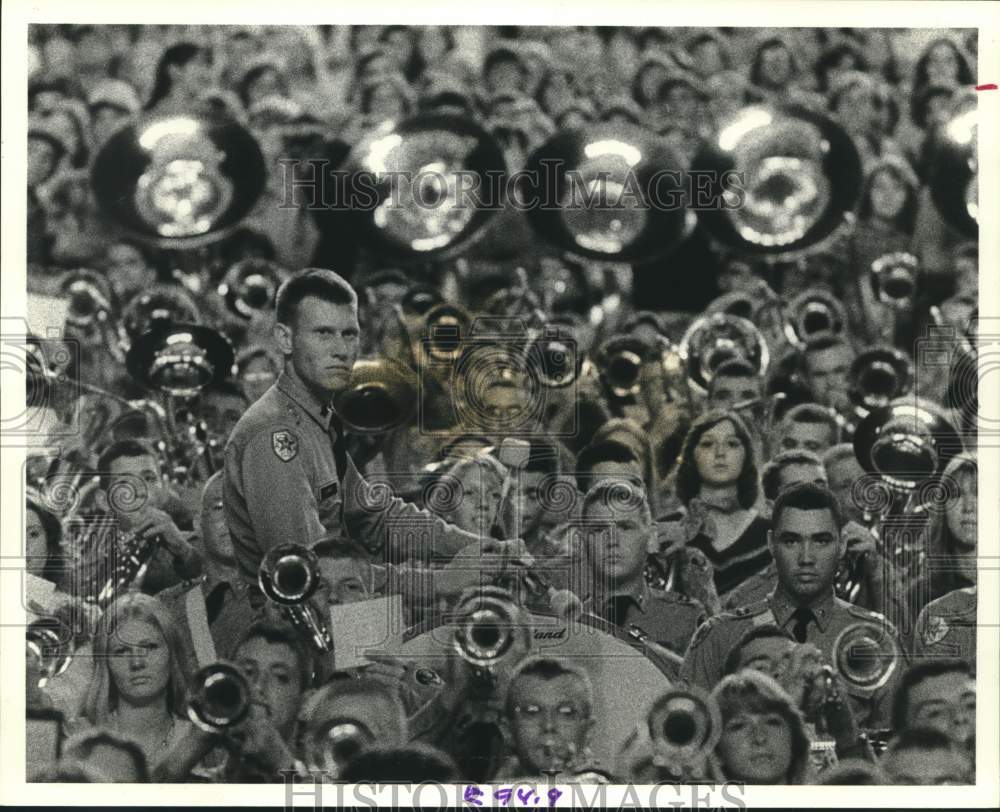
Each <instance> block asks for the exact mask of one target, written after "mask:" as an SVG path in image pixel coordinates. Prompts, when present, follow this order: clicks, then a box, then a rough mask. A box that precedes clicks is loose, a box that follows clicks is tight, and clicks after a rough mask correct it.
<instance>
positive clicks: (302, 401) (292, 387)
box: [276, 366, 333, 430]
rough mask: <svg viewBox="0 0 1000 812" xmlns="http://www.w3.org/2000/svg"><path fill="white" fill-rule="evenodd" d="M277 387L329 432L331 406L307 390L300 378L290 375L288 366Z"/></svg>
mask: <svg viewBox="0 0 1000 812" xmlns="http://www.w3.org/2000/svg"><path fill="white" fill-rule="evenodd" d="M276 386H277V387H278V389H280V390H281V391H282V392H283V393H284V394H285V395H286V396H288V397H289V398H291V399H292V400H294V401H295V402H296V403H297V404H298V405H299V406H300V407H302V410H303V411H305V412H306V414H308V415H309V416H310V417H311V418H312V419H313V420H315V421H316V422H317V423H319V424H320V425H321V426H322V427H323V429H324V430H329V428H330V420H331V418H332V417H333V409H331V408H330V404H328V403H322V402H321V401H320V400H319V398H317V397H316V395H314V394H313V393H312V392H310V391H309V390H308V389H306V387H305V386H304V385H303V384H302V382H301V381H299V379H298V378H296V377H294V376H292V375H290V374H289V372H288V367H287V366H286V367H285V369H283V370H282V371H281V374H280V375H279V376H278V382H277V384H276Z"/></svg>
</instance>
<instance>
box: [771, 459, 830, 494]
mask: <svg viewBox="0 0 1000 812" xmlns="http://www.w3.org/2000/svg"><path fill="white" fill-rule="evenodd" d="M803 482H811V483H813V484H814V485H826V470H825V469H824V468H823V466H822V465H819V464H816V465H814V464H812V463H808V462H792V463H789V464H788V465H786V466H785V467H784V468H782V469H781V476H779V477H778V489H779V490H784V489H785V488H787V487H788V486H789V485H797V484H800V483H803Z"/></svg>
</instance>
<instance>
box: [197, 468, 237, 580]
mask: <svg viewBox="0 0 1000 812" xmlns="http://www.w3.org/2000/svg"><path fill="white" fill-rule="evenodd" d="M201 535H202V538H204V540H205V549H206V550H207V551H208V554H209V555H210V556H211V558H212V559H214V560H216V561H218V562H219V563H222V564H224V565H226V566H229V567H235V566H236V556H235V554H234V553H233V541H232V539H231V538H230V536H229V525H228V524H226V512H225V508H224V505H223V501H222V477H218V478H216V479H213V480H211V481H210V482H209V483H208V485H206V487H205V492H204V494H203V495H202V501H201Z"/></svg>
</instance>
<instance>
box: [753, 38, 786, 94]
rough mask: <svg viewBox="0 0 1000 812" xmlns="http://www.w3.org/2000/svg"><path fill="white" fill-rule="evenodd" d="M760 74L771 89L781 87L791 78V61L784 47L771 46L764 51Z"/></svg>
mask: <svg viewBox="0 0 1000 812" xmlns="http://www.w3.org/2000/svg"><path fill="white" fill-rule="evenodd" d="M760 74H761V77H762V78H763V79H764V81H765V82H766V83H767V84H769V85H771V86H772V87H781V86H782V85H784V84H785V83H786V82H788V80H789V79H791V78H792V59H791V55H790V54H789V53H788V49H787V48H786V47H785V46H784V45H772V46H771V47H770V48H766V49H765V50H764V53H762V54H761V63H760Z"/></svg>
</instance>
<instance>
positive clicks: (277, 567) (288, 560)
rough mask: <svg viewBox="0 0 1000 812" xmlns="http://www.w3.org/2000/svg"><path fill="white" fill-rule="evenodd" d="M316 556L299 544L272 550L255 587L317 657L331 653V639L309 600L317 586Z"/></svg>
mask: <svg viewBox="0 0 1000 812" xmlns="http://www.w3.org/2000/svg"><path fill="white" fill-rule="evenodd" d="M319 580H320V573H319V559H318V558H317V557H316V553H314V552H313V551H312V550H310V549H308V548H307V547H302V546H301V545H298V544H282V545H279V546H278V547H275V548H273V549H272V550H271V551H270V552H269V553H268V554H267V555H266V556H265V557H264V560H263V561H262V562H261V564H260V569H259V570H258V571H257V583H258V584H259V585H260V589H261V591H262V592H263V593H264V594H265V595H266V596H267V598H268V599H269V600H271V601H273V602H274V603H276V604H278V605H279V606H280V607H281V609H282V612H283V613H284V615H285V617H287V618H288V620H289V622H290V623H291V624H292V625H293V626H294V627H295V628H296V629H297V630H298V631H299V632H300V633H301V634H302V635H304V636H305V637H306V639H307V640H308V641H309V643H310V644H311V645H312V647H313V649H314V650H315V651H317V652H319V653H320V654H326V653H328V652H330V651H333V637H332V635H331V634H330V630H329V629H328V628H327V626H326V623H324V622H323V620H322V618H321V617H320V616H319V613H318V612H317V611H316V610H315V608H314V607H313V606H312V604H310V603H309V598H311V597H312V595H313V593H315V592H316V589H317V587H318V586H319Z"/></svg>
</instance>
